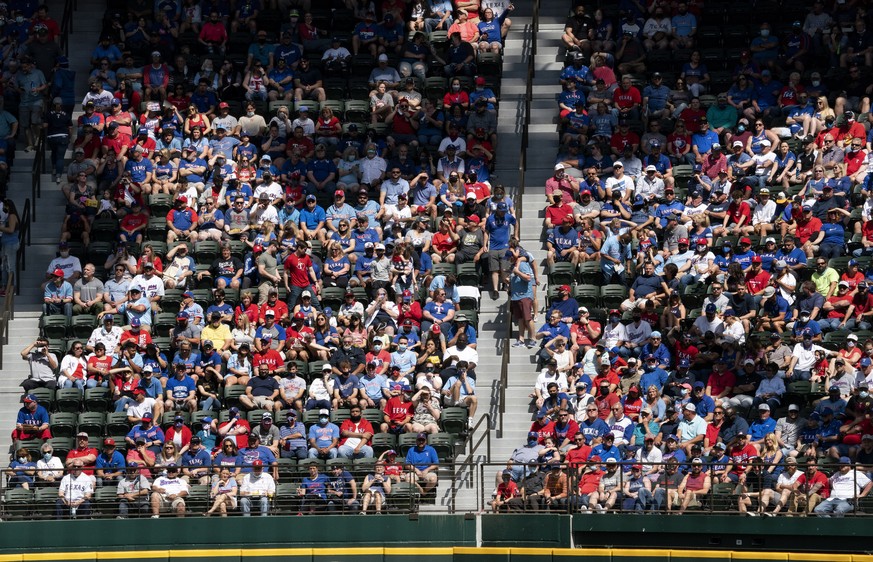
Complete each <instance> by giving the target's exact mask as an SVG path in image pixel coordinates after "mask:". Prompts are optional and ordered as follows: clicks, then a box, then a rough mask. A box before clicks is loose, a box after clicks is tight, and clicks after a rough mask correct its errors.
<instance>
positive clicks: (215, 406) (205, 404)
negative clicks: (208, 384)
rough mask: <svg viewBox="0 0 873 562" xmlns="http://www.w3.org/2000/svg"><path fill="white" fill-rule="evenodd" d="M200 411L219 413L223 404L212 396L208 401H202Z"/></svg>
mask: <svg viewBox="0 0 873 562" xmlns="http://www.w3.org/2000/svg"><path fill="white" fill-rule="evenodd" d="M200 409H201V410H205V411H209V410H214V411H218V410H220V409H221V402H219V401H218V399H217V398H213V397H211V396H210V397H209V398H207V399H206V400H201V401H200Z"/></svg>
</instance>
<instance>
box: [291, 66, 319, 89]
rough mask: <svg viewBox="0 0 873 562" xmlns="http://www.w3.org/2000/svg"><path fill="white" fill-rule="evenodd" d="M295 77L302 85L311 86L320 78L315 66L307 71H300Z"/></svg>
mask: <svg viewBox="0 0 873 562" xmlns="http://www.w3.org/2000/svg"><path fill="white" fill-rule="evenodd" d="M297 79H298V80H300V83H301V84H302V85H304V86H312V85H313V84H315V83H316V82H318V81H319V80H321V71H320V70H318V69H317V68H310V69H309V71H308V72H300V73H299V74H297Z"/></svg>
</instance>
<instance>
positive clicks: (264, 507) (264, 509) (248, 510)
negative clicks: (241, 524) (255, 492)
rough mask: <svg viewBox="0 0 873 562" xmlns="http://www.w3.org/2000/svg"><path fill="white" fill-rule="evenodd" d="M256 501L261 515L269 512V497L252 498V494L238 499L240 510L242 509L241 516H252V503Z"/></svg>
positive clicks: (263, 515)
mask: <svg viewBox="0 0 873 562" xmlns="http://www.w3.org/2000/svg"><path fill="white" fill-rule="evenodd" d="M254 502H258V506H259V507H258V508H259V509H260V511H261V517H266V516H267V515H269V514H270V498H268V497H267V496H261V497H259V498H253V497H252V496H243V497H242V498H240V500H239V507H240V511H242V514H243V517H251V516H252V503H254Z"/></svg>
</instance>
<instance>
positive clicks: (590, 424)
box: [493, 0, 873, 516]
mask: <svg viewBox="0 0 873 562" xmlns="http://www.w3.org/2000/svg"><path fill="white" fill-rule="evenodd" d="M570 11H571V12H570V16H569V17H568V19H567V23H566V27H565V30H564V33H563V36H562V43H563V46H562V48H561V51H562V52H563V51H564V50H566V58H567V62H566V66H565V68H564V69H563V71H562V72H561V75H560V84H561V94H560V96H559V98H558V106H559V107H557V108H556V113H557V114H558V122H559V123H560V125H559V127H560V149H559V154H558V155H557V156H556V159H555V165H554V174H553V175H552V177H549V178H547V179H546V180H545V193H546V204H547V207H546V208H545V209H544V211H545V223H544V231H545V247H546V251H547V256H546V260H545V262H546V263H545V266H546V267H545V270H546V273H547V274H548V278H549V281H548V290H547V292H546V295H545V298H544V299H543V300H544V301H545V302H543V303H540V302H538V301H537V295H536V292H535V286H534V283H535V276H534V273H535V271H534V269H535V268H536V264H530V263H527V262H528V261H529V259H527V258H524V257H522V258H521V259H517V260H514V269H513V271H512V278H511V281H510V285H511V293H512V294H511V298H512V304H513V314H514V320H515V321H516V323H517V326H518V334H517V338H516V340H515V345H516V346H523V345H526V346H527V347H528V348H531V349H534V348H536V349H537V356H536V358H537V362H538V369H541V372H540V374H539V376H538V378H537V382H536V386H535V388H534V391H533V393H532V394H531V399H532V411H533V412H535V413H534V415H533V416H532V417H533V418H535V420H534V421H533V424H532V426H531V428H530V434H529V435H528V438H527V439H528V442H527V443H526V445H524V446H523V447H520V448H519V449H517V450H516V451H515V452H514V453H513V457H512V458H511V459H510V463H509V466H508V468H507V470H506V471H505V472H504V473H503V474H501V475H500V476H499V477H498V484H499V486H498V489H497V492H496V496H495V500H494V504H493V505H494V509H495V510H507V509H508V510H520V509H533V510H537V509H560V510H566V509H571V510H576V511H579V510H581V511H582V512H587V513H591V512H604V511H607V510H612V509H626V510H638V511H644V510H645V511H649V510H655V511H661V510H667V511H675V510H678V511H679V512H680V513H681V512H684V511H685V510H686V509H687V508H689V507H692V506H700V505H701V504H703V505H704V506H712V503H711V502H712V501H716V502H717V501H718V500H717V499H716V500H713V499H712V497H711V496H712V495H713V494H720V495H721V497H723V498H726V502H725V503H724V504H719V505H717V506H716V507H715V509H719V510H725V509H730V510H734V511H739V512H740V513H746V514H748V515H753V516H754V515H761V514H763V515H768V516H769V515H772V514H775V513H785V512H799V513H809V512H814V513H815V514H820V515H826V514H830V513H836V514H840V515H841V514H844V513H847V512H851V511H854V510H856V509H859V504H864V499H865V498H867V496H868V494H869V492H870V491H871V488H873V483H871V470H873V425H871V422H870V414H871V408H873V399H871V397H870V394H869V392H870V390H869V388H870V386H871V385H873V358H871V356H873V332H870V331H869V329H870V327H871V315H873V295H871V294H870V292H869V286H870V283H873V262H871V261H870V256H871V251H870V249H869V248H870V247H873V238H871V233H873V216H871V211H873V198H871V190H870V188H869V178H870V175H869V174H868V170H869V166H870V158H871V157H870V154H871V144H870V139H871V138H873V133H871V132H870V131H869V129H870V123H871V122H873V114H871V113H869V110H870V103H869V100H870V94H871V90H873V86H871V81H870V65H869V62H870V60H869V58H870V56H871V53H873V35H871V34H870V32H869V31H867V25H868V24H869V22H870V16H871V14H870V13H869V12H868V10H867V7H866V6H865V5H862V4H860V3H857V2H856V3H853V2H821V1H818V0H816V1H814V2H812V3H809V4H808V5H800V4H798V5H795V4H794V3H788V2H784V3H781V2H756V3H754V6H752V5H750V4H746V3H740V4H739V5H737V6H733V5H728V4H720V5H714V4H713V3H706V6H705V8H704V7H703V4H702V3H701V2H695V1H688V2H686V1H682V0H679V1H662V0H653V1H650V2H642V1H636V0H622V1H620V2H617V3H614V4H607V3H595V2H578V1H577V2H574V3H573V5H572V7H571V8H570ZM786 14H790V15H786ZM794 19H796V20H797V21H793V20H794ZM523 255H524V254H523V253H522V256H523ZM532 267H533V268H534V269H532ZM539 310H544V311H545V323H544V324H543V325H542V326H539V327H538V326H535V323H534V315H535V314H536V312H537V311H539ZM540 467H542V468H541V469H540ZM864 506H865V507H864V509H866V510H867V511H868V512H869V508H870V505H869V503H867V504H864Z"/></svg>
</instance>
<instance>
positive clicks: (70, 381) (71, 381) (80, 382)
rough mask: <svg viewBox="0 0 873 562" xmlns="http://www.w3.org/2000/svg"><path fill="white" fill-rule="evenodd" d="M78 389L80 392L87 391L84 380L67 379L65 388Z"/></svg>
mask: <svg viewBox="0 0 873 562" xmlns="http://www.w3.org/2000/svg"><path fill="white" fill-rule="evenodd" d="M74 386H75V387H76V388H78V389H79V390H81V391H83V392H84V390H85V380H84V379H75V380H74V379H67V380H65V381H64V388H73V387H74Z"/></svg>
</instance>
